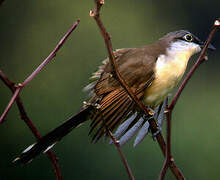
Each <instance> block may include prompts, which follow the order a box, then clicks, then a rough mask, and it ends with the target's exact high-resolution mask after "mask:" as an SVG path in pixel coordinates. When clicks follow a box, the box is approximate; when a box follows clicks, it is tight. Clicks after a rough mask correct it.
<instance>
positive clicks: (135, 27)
mask: <svg viewBox="0 0 220 180" xmlns="http://www.w3.org/2000/svg"><path fill="white" fill-rule="evenodd" d="M219 6H220V1H219V0H216V1H212V0H210V1H205V0H200V1H190V0H181V1H171V0H168V1H153V0H149V1H144V0H136V1H135V0H127V1H125V0H120V1H118V0H112V1H109V0H106V1H105V6H104V7H103V9H102V17H103V21H104V24H105V26H106V28H107V30H108V31H109V32H110V34H111V36H112V42H113V47H114V49H117V48H122V47H138V46H141V45H145V44H149V43H152V42H154V41H156V40H157V39H158V38H160V37H161V36H163V35H164V34H166V33H167V32H170V31H175V30H178V29H188V30H190V31H191V32H193V33H194V34H196V35H197V36H198V37H200V38H201V39H202V40H205V39H206V37H207V35H208V33H209V31H210V28H211V26H212V23H213V22H214V20H215V18H216V17H218V16H219V15H220V13H219ZM93 7H94V5H93V1H92V0H82V1H76V0H73V1H70V0H68V1H67V0H62V1H58V0H53V1H52V0H49V1H42V0H40V1H31V0H23V1H19V0H13V1H10V0H5V3H4V4H3V5H2V6H1V7H0V24H1V28H0V53H1V55H0V69H1V70H2V71H3V72H4V73H5V74H6V75H7V76H8V77H9V78H10V79H11V80H12V81H13V82H22V81H23V80H24V79H25V78H26V77H27V76H28V75H29V74H30V73H31V72H32V71H33V70H34V69H35V68H36V67H37V66H38V65H39V64H40V63H41V62H42V61H43V59H44V58H46V57H47V55H48V54H49V53H50V52H51V51H52V49H53V48H54V47H55V46H56V44H57V43H58V41H59V40H60V39H61V37H62V36H63V35H64V34H65V32H66V31H67V30H68V28H69V27H70V26H71V25H72V23H73V22H74V21H75V20H76V19H77V18H80V19H81V22H80V25H79V27H78V28H77V29H76V30H75V32H73V33H72V35H71V37H70V38H69V39H68V41H67V42H66V43H65V44H64V46H63V47H62V49H61V51H60V52H59V53H58V54H57V56H56V58H55V59H54V60H53V61H52V62H51V63H50V64H48V66H47V67H46V68H45V69H44V70H43V71H42V72H41V73H40V74H39V75H38V76H37V77H36V78H35V79H34V80H33V81H31V83H30V84H29V85H28V86H27V87H25V88H24V89H23V91H22V93H21V97H22V100H23V103H24V105H25V108H26V110H27V113H28V115H29V116H30V118H31V119H32V121H33V122H34V123H35V125H36V126H37V128H38V129H39V130H40V132H41V133H42V134H45V133H46V132H48V131H49V130H51V129H53V128H54V127H56V126H57V125H59V124H60V123H62V122H63V121H64V120H65V119H67V118H68V117H69V116H70V115H72V114H73V113H74V112H76V111H77V110H79V108H80V106H81V105H82V102H83V100H84V99H85V98H86V94H85V93H84V92H82V91H81V90H82V88H83V87H84V86H85V85H86V84H87V83H88V82H89V80H88V78H89V76H90V74H91V73H92V72H93V71H95V70H96V69H97V66H98V65H99V64H100V63H101V61H102V60H103V59H104V58H105V57H106V56H107V53H106V49H105V46H104V43H103V39H102V37H101V35H100V32H99V30H98V28H97V25H96V24H95V22H94V20H93V19H92V18H90V17H89V10H90V9H92V8H93ZM213 44H214V45H215V46H216V47H217V49H219V48H220V33H218V34H216V36H215V39H214V40H213ZM195 59H196V56H194V57H193V58H191V62H190V64H189V66H188V69H187V70H189V67H191V66H192V63H193V62H194V61H195ZM219 66H220V53H219V50H217V51H215V52H214V53H211V54H210V56H209V61H207V62H206V63H205V64H203V65H202V66H201V67H200V68H199V70H198V71H197V72H196V74H195V75H194V76H193V78H192V80H191V81H190V82H189V84H188V85H187V88H186V89H185V90H184V92H183V94H182V96H181V98H180V100H179V101H178V103H177V106H176V108H175V112H174V114H173V120H172V152H173V155H174V157H175V161H176V163H177V165H178V166H179V167H180V168H181V170H182V171H183V173H184V175H185V176H186V178H187V179H200V180H207V179H217V178H218V177H219V163H220V157H219V151H220V145H219V142H220V131H219V128H220V121H219V119H220V111H219V106H220V102H219V99H220V98H219V92H220V85H219V75H220V71H219ZM10 98H11V93H10V91H9V90H8V88H7V87H5V86H4V84H3V83H2V82H0V112H2V111H3V110H4V108H5V106H6V105H7V103H8V101H9V99H10ZM88 130H89V123H88V122H87V123H86V124H85V125H84V126H81V127H80V128H77V129H75V130H74V131H73V132H72V133H71V134H70V135H68V136H67V137H65V138H64V140H63V141H62V142H60V143H59V144H58V145H57V146H56V147H55V148H53V151H54V152H56V154H57V156H58V157H59V163H60V167H61V170H62V174H63V177H64V179H65V180H69V179H94V180H101V179H106V180H107V179H113V178H114V179H127V174H126V172H125V170H124V167H123V165H122V162H121V160H120V158H119V155H118V153H117V151H116V149H115V147H114V146H112V145H109V144H108V143H104V141H103V142H102V141H101V142H99V143H98V144H91V143H90V140H91V138H90V137H88V135H87V134H88ZM164 130H165V128H164ZM34 141H35V138H34V137H33V135H32V134H31V132H30V131H29V129H28V128H27V127H26V125H25V124H24V122H23V121H22V120H20V118H19V112H18V109H17V107H16V106H15V105H14V106H13V108H12V109H11V110H10V112H9V114H8V116H7V119H6V121H5V123H4V124H1V125H0V180H11V179H15V178H16V179H32V180H34V179H39V178H42V179H55V176H54V173H53V170H52V168H51V163H50V161H49V160H48V158H47V157H46V156H45V155H41V156H40V157H38V158H37V159H35V160H34V161H33V162H32V163H30V164H28V165H24V166H20V165H14V164H12V163H11V161H12V160H13V159H14V158H15V157H16V156H17V155H19V153H20V152H21V151H22V150H23V149H24V148H26V147H27V146H28V145H29V144H31V143H33V142H34ZM132 143H133V140H132V141H130V143H128V144H127V145H125V146H124V147H123V148H122V150H123V151H124V153H125V155H126V157H127V160H128V162H129V164H130V167H131V169H132V170H133V172H134V175H135V178H136V179H137V180H143V179H150V180H151V179H152V180H153V179H157V177H158V174H159V171H160V169H161V167H162V164H163V160H164V158H163V156H162V154H161V151H160V149H159V146H158V144H157V143H156V142H154V141H152V138H151V137H150V136H148V137H147V138H146V139H145V140H144V141H143V143H141V144H140V145H139V146H137V148H133V146H132ZM166 179H171V180H172V179H175V178H174V176H173V175H172V174H171V173H170V172H169V173H168V175H167V176H166Z"/></svg>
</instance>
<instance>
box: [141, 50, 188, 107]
mask: <svg viewBox="0 0 220 180" xmlns="http://www.w3.org/2000/svg"><path fill="white" fill-rule="evenodd" d="M190 56H191V52H185V53H181V54H180V53H179V54H171V55H169V56H165V55H161V56H159V58H158V59H157V62H156V66H155V71H154V72H155V80H154V81H153V82H152V84H151V85H150V87H148V88H147V89H146V91H145V95H144V99H143V101H144V104H145V105H146V106H149V107H152V108H154V107H155V106H157V105H158V104H159V103H161V102H162V101H163V99H164V98H165V97H167V95H168V93H169V92H170V91H171V90H172V89H173V88H174V87H175V86H176V85H177V83H178V82H179V81H180V79H181V78H182V76H183V74H184V72H185V70H186V66H187V63H188V60H189V58H190Z"/></svg>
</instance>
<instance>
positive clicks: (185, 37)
mask: <svg viewBox="0 0 220 180" xmlns="http://www.w3.org/2000/svg"><path fill="white" fill-rule="evenodd" d="M183 38H184V39H185V40H186V41H188V42H192V41H193V37H192V35H191V34H186V35H185V36H184V37H183Z"/></svg>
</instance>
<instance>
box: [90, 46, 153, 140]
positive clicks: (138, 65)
mask: <svg viewBox="0 0 220 180" xmlns="http://www.w3.org/2000/svg"><path fill="white" fill-rule="evenodd" d="M115 54H116V62H117V64H118V69H119V72H120V73H121V75H122V77H123V78H124V79H125V81H126V83H127V84H128V85H129V87H130V88H131V90H132V91H133V92H134V93H135V94H136V95H137V97H138V98H139V99H142V98H143V96H144V90H145V89H146V88H147V87H148V86H149V85H150V84H151V82H152V81H153V79H154V66H155V60H156V58H155V56H149V53H147V52H146V50H145V47H142V48H132V49H123V50H118V51H116V52H115ZM99 76H100V77H99ZM96 77H99V79H98V80H97V81H95V82H94V83H93V88H92V90H93V91H94V94H93V97H92V100H91V101H90V102H93V103H99V104H100V108H99V109H97V111H96V112H94V114H93V115H92V117H91V119H92V120H93V121H92V123H91V130H90V133H92V132H94V135H93V141H97V140H99V139H100V138H101V137H102V136H103V135H105V134H106V127H108V129H109V130H111V131H114V130H115V129H116V128H117V127H118V125H120V124H121V123H122V122H123V121H125V120H126V119H127V118H129V117H130V116H131V115H132V114H133V113H134V112H136V111H137V108H136V106H135V103H134V102H133V101H132V100H131V98H130V97H129V96H128V94H127V93H126V92H125V90H124V89H123V88H122V87H121V86H120V84H119V82H118V80H117V79H116V78H115V77H114V76H113V75H112V67H111V64H110V63H109V62H108V60H107V61H106V62H105V64H104V66H102V67H101V68H100V69H99V71H98V73H96ZM137 120H138V119H136V121H137ZM94 130H96V131H94Z"/></svg>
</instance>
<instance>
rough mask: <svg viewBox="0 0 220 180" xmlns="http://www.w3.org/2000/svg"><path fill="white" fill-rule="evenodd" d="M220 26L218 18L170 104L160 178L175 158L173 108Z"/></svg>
mask: <svg viewBox="0 0 220 180" xmlns="http://www.w3.org/2000/svg"><path fill="white" fill-rule="evenodd" d="M219 27H220V18H219V19H218V20H216V21H215V23H214V26H213V28H212V30H211V31H210V33H209V36H208V37H207V40H206V43H205V46H204V48H203V49H202V51H201V53H200V55H199V57H198V59H197V61H196V63H195V64H194V65H193V67H192V68H191V70H190V71H189V73H188V74H187V76H186V77H185V79H184V80H183V82H182V84H181V85H180V87H179V89H178V91H177V92H176V94H175V96H174V98H173V100H172V102H171V104H170V105H169V107H168V109H167V112H166V115H167V133H166V134H167V145H166V158H165V161H164V164H163V167H162V169H161V172H160V176H159V180H162V179H164V177H165V174H166V172H167V169H168V166H169V164H170V163H172V161H173V158H172V155H171V120H172V112H173V109H174V107H175V105H176V102H177V101H178V99H179V97H180V95H181V93H182V91H183V89H184V88H185V86H186V84H187V82H188V81H189V80H190V78H191V77H192V75H193V73H194V72H195V71H196V70H197V69H198V67H199V66H200V65H201V64H202V63H203V62H204V61H206V58H207V57H206V51H207V49H208V45H209V43H210V42H211V40H212V39H213V37H214V34H215V33H216V31H217V30H218V28H219Z"/></svg>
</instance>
